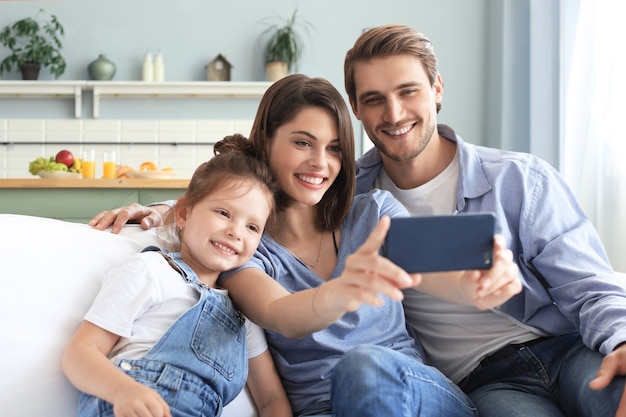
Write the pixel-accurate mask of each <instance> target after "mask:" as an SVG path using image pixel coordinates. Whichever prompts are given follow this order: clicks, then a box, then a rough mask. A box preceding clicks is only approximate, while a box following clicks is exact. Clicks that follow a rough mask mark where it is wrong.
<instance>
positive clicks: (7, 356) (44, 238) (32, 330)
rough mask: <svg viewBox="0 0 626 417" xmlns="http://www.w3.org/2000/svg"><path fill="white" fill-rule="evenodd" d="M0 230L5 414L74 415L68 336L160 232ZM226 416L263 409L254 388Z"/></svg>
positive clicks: (0, 401)
mask: <svg viewBox="0 0 626 417" xmlns="http://www.w3.org/2000/svg"><path fill="white" fill-rule="evenodd" d="M0 233H2V239H0V280H1V281H0V282H1V285H0V415H2V416H10V417H35V416H36V417H43V416H46V417H47V416H51V417H72V416H75V415H76V409H77V404H78V391H76V389H74V387H73V386H72V385H71V384H70V383H69V382H68V381H67V379H66V378H65V376H64V375H63V373H62V372H61V369H60V357H61V353H62V351H63V349H64V347H65V344H66V343H67V342H68V340H69V338H70V336H71V335H72V334H73V332H74V329H75V328H76V326H77V325H78V323H79V322H80V320H81V319H82V317H83V315H84V313H85V312H86V311H87V309H88V308H89V305H90V304H91V301H92V299H93V298H94V296H95V294H96V292H97V291H98V288H99V285H100V280H101V279H102V277H103V275H104V274H105V273H106V271H107V270H108V269H109V268H110V267H111V266H112V265H113V264H115V263H116V262H119V261H120V260H121V259H122V258H123V257H125V256H130V255H131V254H133V253H136V252H137V251H139V250H140V249H142V248H143V247H145V246H147V245H149V244H154V243H157V242H158V240H157V238H156V234H155V233H154V231H148V232H146V231H143V230H141V228H140V227H139V226H127V227H125V228H124V229H123V231H122V233H121V234H120V235H113V234H111V233H109V232H100V231H96V230H93V229H91V228H90V227H89V226H86V225H82V224H77V223H69V222H64V221H59V220H52V219H45V218H40V217H30V216H20V215H12V214H0ZM620 279H622V282H626V274H620ZM223 416H225V417H256V416H257V412H256V410H255V409H254V406H253V405H252V402H251V400H250V397H249V394H248V392H247V391H245V390H244V391H242V393H241V394H240V395H239V396H238V397H237V398H236V399H235V400H234V401H233V402H231V403H230V404H229V405H227V406H226V408H225V410H224V414H223Z"/></svg>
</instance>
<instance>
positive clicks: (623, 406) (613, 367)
mask: <svg viewBox="0 0 626 417" xmlns="http://www.w3.org/2000/svg"><path fill="white" fill-rule="evenodd" d="M618 375H626V344H623V345H621V346H620V347H618V348H617V349H615V350H614V351H613V352H611V353H609V354H608V355H606V356H605V357H604V359H603V360H602V365H600V369H599V370H598V373H597V374H596V377H595V378H594V379H592V380H591V381H590V382H589V388H591V389H593V390H601V389H604V388H606V387H607V386H608V385H609V384H610V383H611V381H612V380H613V378H614V377H616V376H618ZM615 417H626V387H625V388H624V393H623V394H622V399H621V400H620V402H619V406H618V407H617V412H616V413H615Z"/></svg>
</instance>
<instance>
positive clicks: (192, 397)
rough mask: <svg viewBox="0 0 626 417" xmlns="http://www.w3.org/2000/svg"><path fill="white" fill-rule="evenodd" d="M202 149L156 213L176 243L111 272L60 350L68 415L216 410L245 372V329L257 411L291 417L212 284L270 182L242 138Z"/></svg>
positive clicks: (248, 252)
mask: <svg viewBox="0 0 626 417" xmlns="http://www.w3.org/2000/svg"><path fill="white" fill-rule="evenodd" d="M214 149H215V152H216V154H217V155H216V156H215V157H214V158H213V159H211V160H209V161H208V162H205V163H203V164H202V165H200V166H199V167H198V169H196V171H195V173H194V175H193V177H192V179H191V182H190V183H189V187H188V189H187V191H186V193H185V195H184V196H183V197H181V198H180V199H179V200H178V201H177V202H176V204H175V205H174V207H173V209H172V210H170V212H169V220H166V224H170V225H171V226H172V228H173V229H175V232H176V234H177V235H178V237H179V243H180V247H179V248H178V249H177V252H168V251H166V250H159V249H158V248H147V249H152V250H144V252H142V253H140V254H137V255H135V256H133V257H132V258H131V259H129V260H128V261H126V262H123V263H122V264H121V265H119V266H118V267H116V268H115V269H114V270H113V271H111V272H110V273H109V274H108V275H107V276H106V277H105V279H104V280H103V283H102V288H101V290H100V292H99V294H98V296H97V297H96V299H95V301H94V303H93V305H92V307H91V309H90V310H89V311H88V313H87V315H86V316H85V319H84V321H83V322H82V323H81V324H80V327H79V328H78V330H77V331H76V333H75V335H74V336H73V338H72V340H71V341H70V343H69V345H68V347H67V348H66V350H65V353H64V355H63V359H62V367H63V371H64V372H65V374H66V375H67V377H68V378H69V379H70V381H71V382H72V383H73V384H74V385H75V386H76V387H77V388H78V389H79V390H81V391H82V392H83V393H84V394H82V395H81V399H80V405H79V415H80V416H111V415H115V416H118V417H121V416H135V415H136V416H153V417H162V416H200V415H203V416H214V415H216V416H217V415H220V414H221V410H222V407H223V406H224V405H225V404H228V403H229V402H230V401H231V400H232V399H233V398H234V397H235V396H236V395H237V394H238V393H239V392H240V390H241V389H242V388H243V385H244V382H245V380H246V375H247V366H248V362H247V360H248V359H247V358H248V355H247V354H246V347H245V345H246V330H248V346H249V348H248V350H249V356H250V357H251V359H250V361H249V366H250V371H251V372H250V380H249V381H248V387H249V389H250V391H251V395H252V398H253V399H254V400H255V402H256V403H257V406H258V408H259V411H260V415H262V416H268V417H269V416H291V410H290V407H289V403H288V401H287V399H286V396H285V392H284V389H283V387H282V385H281V383H280V380H279V378H278V376H277V374H276V372H275V368H274V366H273V362H272V359H271V356H270V355H269V352H268V351H267V345H266V344H265V339H264V336H263V332H262V330H261V329H260V328H258V327H256V326H254V325H252V324H251V323H250V322H246V320H245V318H244V316H243V315H242V314H241V313H239V312H238V311H237V310H236V309H235V308H234V307H233V304H232V302H231V301H230V299H229V297H228V295H227V292H226V291H225V290H220V289H218V288H217V287H216V280H217V277H218V275H219V273H220V272H221V271H225V270H228V269H231V268H235V267H238V266H241V265H243V264H244V263H245V262H246V261H247V260H249V259H250V257H251V256H252V255H253V253H254V251H255V250H256V248H257V246H258V243H259V239H260V238H261V235H262V233H263V230H264V228H265V225H266V222H267V220H268V216H270V213H271V212H272V211H273V207H274V195H273V194H274V185H273V179H272V176H271V174H270V172H269V170H268V168H267V166H266V164H264V163H262V162H260V161H258V160H257V159H255V158H254V157H253V156H252V155H251V145H250V143H249V141H247V140H245V138H243V137H231V138H226V139H224V140H222V141H220V142H219V143H217V144H216V145H215V148H214ZM255 344H256V345H257V346H255ZM259 345H260V346H259ZM250 350H251V351H250ZM259 352H262V353H261V354H259Z"/></svg>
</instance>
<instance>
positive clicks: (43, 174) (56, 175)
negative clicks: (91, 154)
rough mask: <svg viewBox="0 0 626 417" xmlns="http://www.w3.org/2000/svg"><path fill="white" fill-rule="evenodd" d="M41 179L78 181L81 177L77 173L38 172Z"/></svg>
mask: <svg viewBox="0 0 626 417" xmlns="http://www.w3.org/2000/svg"><path fill="white" fill-rule="evenodd" d="M37 175H39V176H40V177H41V178H57V179H59V178H60V179H79V178H82V177H83V176H82V175H81V174H80V173H78V172H67V171H39V172H38V173H37Z"/></svg>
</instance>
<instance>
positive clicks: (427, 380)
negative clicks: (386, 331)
mask: <svg viewBox="0 0 626 417" xmlns="http://www.w3.org/2000/svg"><path fill="white" fill-rule="evenodd" d="M331 402H332V416H336V417H343V416H359V417H367V416H371V417H392V416H393V417H402V416H406V417H418V416H420V417H442V416H445V417H475V416H476V415H477V414H476V410H475V408H474V407H473V405H472V404H471V402H470V401H469V399H468V398H467V396H466V395H465V394H464V393H463V391H461V389H460V388H458V387H457V386H456V385H455V384H453V383H452V382H451V381H450V380H449V379H448V378H446V377H445V376H444V375H443V374H442V373H441V372H440V371H439V370H437V369H436V368H433V367H432V366H428V365H425V364H423V363H422V362H419V361H417V360H415V359H414V358H411V357H409V356H407V355H405V354H403V353H400V352H397V351H395V350H393V349H390V348H386V347H382V346H373V345H363V346H359V347H357V348H354V349H352V350H351V351H349V352H347V353H346V354H344V355H343V357H342V358H341V360H340V361H339V362H338V363H337V365H336V366H335V368H334V369H333V374H332V379H331ZM311 415H319V416H321V415H330V414H323V413H319V412H318V413H314V414H313V413H311Z"/></svg>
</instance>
